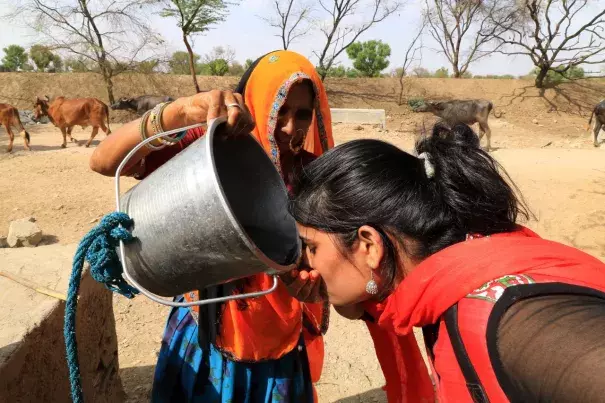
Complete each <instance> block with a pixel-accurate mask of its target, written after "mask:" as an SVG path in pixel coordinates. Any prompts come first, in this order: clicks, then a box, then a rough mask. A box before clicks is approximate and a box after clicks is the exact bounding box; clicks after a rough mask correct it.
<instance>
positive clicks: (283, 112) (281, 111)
mask: <svg viewBox="0 0 605 403" xmlns="http://www.w3.org/2000/svg"><path fill="white" fill-rule="evenodd" d="M289 111H290V108H288V107H287V106H286V105H284V106H282V107H281V108H280V109H279V112H278V113H277V114H278V115H279V116H285V115H286V114H288V112H289Z"/></svg>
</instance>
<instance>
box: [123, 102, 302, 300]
mask: <svg viewBox="0 0 605 403" xmlns="http://www.w3.org/2000/svg"><path fill="white" fill-rule="evenodd" d="M209 112H210V111H209ZM209 115H210V113H209ZM225 122H226V119H225V118H223V117H222V118H217V119H214V120H211V121H209V122H208V128H207V132H206V134H205V135H204V136H203V137H202V138H200V139H199V140H197V141H195V142H194V143H193V144H191V145H190V146H189V147H187V148H186V149H185V150H183V151H182V152H180V153H179V154H178V155H177V156H175V157H174V158H172V159H171V160H170V161H168V162H167V163H166V164H164V165H162V166H161V167H160V168H158V169H157V170H156V171H154V172H153V173H152V174H150V175H149V176H148V177H147V178H145V179H144V180H143V181H141V182H140V183H139V184H138V185H136V186H135V187H133V188H132V189H131V190H129V191H128V192H127V193H126V194H124V195H123V196H120V188H119V177H120V174H121V171H122V169H123V167H124V166H125V165H126V164H127V162H128V159H129V158H130V157H131V156H132V155H134V154H135V153H136V151H137V150H138V148H140V147H142V146H143V145H144V144H145V142H143V143H141V144H139V145H138V146H137V147H135V148H134V149H133V150H132V151H131V152H130V153H129V154H128V155H127V156H126V158H125V159H124V160H123V162H122V164H120V167H119V168H118V170H117V172H116V202H117V210H118V211H123V212H125V213H127V214H128V215H129V216H130V217H131V218H132V219H133V220H134V228H132V229H131V230H132V232H133V235H134V237H135V241H134V242H132V243H128V244H126V245H125V244H123V243H121V244H120V257H121V261H122V265H123V269H124V277H125V278H126V280H127V281H128V282H130V283H131V284H132V285H134V286H136V287H137V288H138V289H139V290H141V292H142V293H143V294H145V295H146V296H148V297H149V298H151V299H153V300H154V301H156V302H159V303H162V304H166V305H171V306H190V305H203V304H208V303H215V302H220V301H224V300H230V299H241V298H251V297H257V296H260V295H265V294H267V293H270V292H272V291H273V290H275V288H276V287H277V282H278V279H277V276H275V277H274V283H273V286H272V287H271V288H270V289H269V290H265V291H259V292H255V293H249V294H238V295H231V296H227V297H222V298H214V299H211V300H202V301H196V302H193V303H174V302H172V301H168V300H165V299H162V298H159V297H157V296H156V295H153V294H157V295H160V296H164V297H171V296H175V295H179V294H183V293H185V292H187V291H191V290H195V289H202V288H205V287H208V286H211V285H216V284H222V283H227V282H230V281H233V280H236V279H240V278H243V277H248V276H252V275H255V274H259V273H267V274H272V275H276V274H278V273H282V272H286V271H289V270H291V269H294V268H295V267H296V262H297V261H298V260H299V256H300V253H301V252H300V248H301V245H300V240H299V237H298V232H297V230H296V223H295V221H294V219H293V218H292V217H291V216H290V215H289V214H288V211H287V203H288V195H287V191H286V188H285V186H284V184H283V181H282V179H281V177H280V175H279V173H278V171H277V170H276V168H275V167H274V165H273V163H272V162H271V160H270V159H269V157H268V156H267V155H266V153H265V151H264V150H263V148H262V147H261V146H260V144H258V142H257V141H256V140H255V139H254V138H253V137H252V136H251V135H241V136H237V137H228V138H224V137H223V138H221V136H220V135H219V134H218V133H217V131H218V130H220V128H221V125H223V124H224V123H225ZM195 126H199V125H195ZM184 129H187V128H184ZM181 130H183V129H179V131H181ZM169 134H171V133H170V132H165V133H161V134H159V135H156V136H153V137H150V138H149V139H148V141H152V140H153V139H155V138H157V137H160V136H165V135H169Z"/></svg>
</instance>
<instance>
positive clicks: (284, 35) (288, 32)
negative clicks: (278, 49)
mask: <svg viewBox="0 0 605 403" xmlns="http://www.w3.org/2000/svg"><path fill="white" fill-rule="evenodd" d="M295 3H296V4H295ZM272 11H273V12H275V14H277V16H276V17H274V18H266V17H261V19H262V20H264V21H265V22H267V23H268V24H269V26H271V27H273V28H276V29H277V30H278V32H279V33H278V34H276V35H275V36H277V37H279V38H281V41H282V46H283V48H284V50H288V48H289V47H290V44H291V43H292V42H294V41H295V40H296V39H298V38H300V37H301V36H304V35H305V34H306V33H307V32H308V30H309V26H308V22H309V15H310V14H311V11H312V9H311V6H310V5H308V4H302V3H301V1H300V0H273V10H272Z"/></svg>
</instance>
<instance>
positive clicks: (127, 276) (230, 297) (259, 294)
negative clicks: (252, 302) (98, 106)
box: [115, 117, 279, 308]
mask: <svg viewBox="0 0 605 403" xmlns="http://www.w3.org/2000/svg"><path fill="white" fill-rule="evenodd" d="M226 121H227V119H226V118H224V117H219V118H216V119H213V120H211V121H210V122H209V125H208V128H209V130H214V129H216V127H217V126H218V125H220V124H221V123H224V122H226ZM203 126H206V123H196V124H194V125H191V126H186V127H181V128H179V129H174V130H168V131H165V132H161V133H158V134H155V135H153V136H151V137H149V138H147V139H145V140H143V141H142V142H140V143H139V144H137V145H136V146H135V147H134V148H133V149H132V150H131V151H130V152H129V153H128V154H127V155H126V157H124V159H123V160H122V162H121V163H120V165H119V166H118V169H117V170H116V176H115V194H116V211H117V212H121V208H120V175H121V174H122V170H123V169H124V167H125V166H126V164H127V163H128V161H130V159H131V158H132V156H133V155H134V154H135V153H136V152H137V151H139V150H140V149H141V148H142V147H144V146H145V144H147V143H150V142H152V141H153V140H155V139H159V138H160V137H165V136H169V135H171V134H175V133H180V132H182V131H185V130H189V129H194V128H196V127H203ZM120 261H121V263H122V270H123V274H124V278H125V279H126V281H128V282H129V283H130V284H132V285H133V286H135V287H136V288H137V289H138V290H139V291H141V294H143V295H144V296H146V297H147V298H149V299H150V300H152V301H155V302H157V303H159V304H162V305H168V306H171V307H177V308H180V307H190V306H198V305H207V304H216V303H219V302H225V301H232V300H236V299H244V298H256V297H262V296H263V295H267V294H270V293H272V292H273V291H275V290H276V289H277V285H278V281H279V278H278V276H277V275H274V276H273V285H272V286H271V288H269V289H267V290H264V291H256V292H250V293H247V294H234V295H228V296H225V297H219V298H208V299H202V300H199V301H193V302H174V301H170V300H167V299H164V298H161V297H158V296H157V295H155V294H153V293H151V292H149V291H148V290H146V289H145V288H144V287H143V286H141V285H140V284H139V283H137V282H136V281H135V280H134V279H133V278H132V276H130V274H129V273H128V268H127V265H126V248H125V246H124V242H123V241H121V240H120Z"/></svg>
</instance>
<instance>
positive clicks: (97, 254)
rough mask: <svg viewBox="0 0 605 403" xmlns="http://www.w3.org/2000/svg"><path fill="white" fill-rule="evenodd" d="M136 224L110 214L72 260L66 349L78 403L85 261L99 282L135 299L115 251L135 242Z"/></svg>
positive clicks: (83, 241)
mask: <svg viewBox="0 0 605 403" xmlns="http://www.w3.org/2000/svg"><path fill="white" fill-rule="evenodd" d="M132 225H133V221H132V220H131V219H130V217H128V215H127V214H125V213H120V212H114V213H110V214H107V215H106V216H105V217H103V219H102V220H101V222H100V223H99V225H97V226H96V227H94V228H93V229H92V230H90V232H89V233H88V234H86V235H85V236H84V238H82V240H81V241H80V244H79V245H78V249H77V250H76V255H75V256H74V260H73V267H72V272H71V277H70V278H69V288H68V289H67V301H66V302H65V324H64V327H63V335H64V336H65V348H66V350H67V366H68V368H69V382H70V384H71V397H72V400H73V402H75V403H83V402H84V397H83V394H82V383H81V380H80V364H79V362H78V345H77V342H76V308H77V304H78V292H79V290H80V280H81V278H82V269H83V268H84V260H87V261H88V262H89V263H90V274H91V276H92V278H94V279H95V280H96V281H98V282H100V283H103V284H104V285H105V287H107V288H108V289H109V290H111V291H113V292H117V293H119V294H122V295H124V296H125V297H127V298H134V296H135V295H136V294H138V292H139V291H138V290H137V289H136V288H134V287H131V286H130V285H128V283H127V282H126V281H125V280H124V279H123V278H122V265H121V263H120V259H119V258H118V253H117V252H116V248H118V247H119V245H120V240H121V241H124V242H129V241H131V240H132V239H133V237H132V234H131V233H130V232H129V231H128V230H127V228H132Z"/></svg>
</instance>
